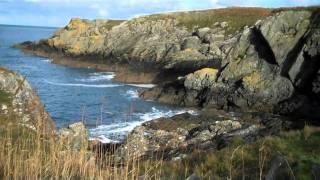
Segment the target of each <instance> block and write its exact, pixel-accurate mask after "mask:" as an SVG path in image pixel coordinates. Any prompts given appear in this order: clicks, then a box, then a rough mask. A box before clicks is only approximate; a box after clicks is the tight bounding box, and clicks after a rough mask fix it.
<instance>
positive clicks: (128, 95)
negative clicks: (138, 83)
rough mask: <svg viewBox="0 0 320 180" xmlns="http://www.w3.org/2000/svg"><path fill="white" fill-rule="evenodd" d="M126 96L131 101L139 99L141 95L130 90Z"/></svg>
mask: <svg viewBox="0 0 320 180" xmlns="http://www.w3.org/2000/svg"><path fill="white" fill-rule="evenodd" d="M125 95H126V96H127V97H129V98H131V99H137V98H139V93H138V91H137V90H132V89H131V90H128V91H127V92H126V94H125Z"/></svg>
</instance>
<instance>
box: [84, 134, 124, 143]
mask: <svg viewBox="0 0 320 180" xmlns="http://www.w3.org/2000/svg"><path fill="white" fill-rule="evenodd" d="M94 140H97V141H100V142H101V143H104V144H108V143H119V141H117V140H111V139H109V138H107V137H106V136H104V135H101V136H98V137H95V138H89V141H94Z"/></svg>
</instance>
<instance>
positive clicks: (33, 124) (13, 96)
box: [0, 67, 55, 133]
mask: <svg viewBox="0 0 320 180" xmlns="http://www.w3.org/2000/svg"><path fill="white" fill-rule="evenodd" d="M0 92H2V93H1V96H2V97H1V99H2V100H3V99H4V98H6V99H7V100H6V101H2V102H0V104H1V107H2V109H1V110H0V115H1V117H3V118H8V119H9V120H12V123H18V124H19V125H21V126H25V127H27V128H30V129H33V130H39V131H40V132H41V133H51V132H54V131H55V127H54V123H53V121H52V120H51V118H50V116H49V114H48V113H47V112H46V111H45V109H44V106H43V105H42V103H41V101H40V99H39V97H38V96H37V95H36V93H35V91H34V90H33V89H32V87H31V86H30V84H29V83H28V82H27V80H26V79H25V77H23V76H21V75H19V74H17V73H15V72H13V71H10V70H7V69H5V68H2V67H0ZM13 119H14V120H15V121H13ZM42 131H43V132H42Z"/></svg>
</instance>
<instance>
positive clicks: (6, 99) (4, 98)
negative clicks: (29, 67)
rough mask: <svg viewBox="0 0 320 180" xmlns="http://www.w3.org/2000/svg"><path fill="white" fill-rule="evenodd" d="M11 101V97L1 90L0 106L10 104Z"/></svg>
mask: <svg viewBox="0 0 320 180" xmlns="http://www.w3.org/2000/svg"><path fill="white" fill-rule="evenodd" d="M11 101H12V95H11V94H10V93H7V92H5V91H3V90H0V104H7V105H8V104H10V103H11Z"/></svg>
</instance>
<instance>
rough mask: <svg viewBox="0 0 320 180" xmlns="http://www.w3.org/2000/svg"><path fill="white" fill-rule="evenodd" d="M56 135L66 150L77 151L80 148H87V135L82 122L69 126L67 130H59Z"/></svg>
mask: <svg viewBox="0 0 320 180" xmlns="http://www.w3.org/2000/svg"><path fill="white" fill-rule="evenodd" d="M58 134H59V137H60V138H61V139H62V141H63V142H64V143H65V144H66V145H65V147H66V148H67V149H72V150H77V151H79V150H80V149H81V148H87V147H88V139H89V138H88V133H87V130H86V128H85V125H84V124H83V123H82V122H76V123H73V124H70V125H69V126H68V128H61V129H60V130H59V133H58Z"/></svg>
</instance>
